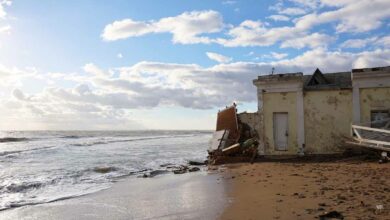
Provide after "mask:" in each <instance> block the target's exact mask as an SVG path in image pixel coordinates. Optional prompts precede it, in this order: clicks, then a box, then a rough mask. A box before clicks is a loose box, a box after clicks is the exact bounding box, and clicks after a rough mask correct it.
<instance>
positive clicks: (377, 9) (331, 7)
mask: <svg viewBox="0 0 390 220" xmlns="http://www.w3.org/2000/svg"><path fill="white" fill-rule="evenodd" d="M389 8H390V1H389V0H337V1H334V0H275V1H265V0H257V1H255V0H242V1H234V0H223V1H221V0H219V1H217V0H207V1H199V0H192V1H190V0H164V1H163V0H139V1H136V0H133V1H131V0H113V1H103V0H95V1H92V0H83V1H79V0H66V1H65V0H64V1H51V0H40V1H29V0H11V1H10V0H0V130H9V129H17V130H32V129H39V130H42V129H61V130H67V129H89V130H93V129H213V128H214V126H215V113H216V111H217V110H218V109H219V108H222V107H224V106H225V105H228V104H230V103H232V102H233V101H236V102H238V103H239V109H240V110H241V111H254V110H256V106H257V103H256V93H255V87H254V86H253V85H252V83H251V82H252V80H253V79H254V78H256V77H257V75H261V74H269V73H270V72H271V69H272V67H274V68H275V71H276V72H278V73H282V72H295V71H301V72H304V73H307V74H309V73H312V72H313V71H314V70H315V68H317V67H318V68H320V69H321V70H322V71H323V72H331V71H348V70H350V69H351V68H361V67H374V66H386V65H390V35H389V33H390V31H389V29H390V10H389Z"/></svg>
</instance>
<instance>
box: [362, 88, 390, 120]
mask: <svg viewBox="0 0 390 220" xmlns="http://www.w3.org/2000/svg"><path fill="white" fill-rule="evenodd" d="M372 110H390V88H366V89H360V120H361V122H362V123H367V122H370V121H371V111H372Z"/></svg>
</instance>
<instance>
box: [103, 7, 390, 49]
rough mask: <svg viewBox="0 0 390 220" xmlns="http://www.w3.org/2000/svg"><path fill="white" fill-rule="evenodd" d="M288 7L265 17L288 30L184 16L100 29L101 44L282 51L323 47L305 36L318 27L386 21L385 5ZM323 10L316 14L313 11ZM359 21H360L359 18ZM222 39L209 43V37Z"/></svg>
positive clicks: (344, 28) (208, 15)
mask: <svg viewBox="0 0 390 220" xmlns="http://www.w3.org/2000/svg"><path fill="white" fill-rule="evenodd" d="M290 2H292V3H293V7H285V6H284V5H283V2H282V1H280V2H278V3H277V4H276V5H274V6H271V7H270V10H274V11H277V12H278V14H275V15H271V16H269V17H267V18H268V19H273V20H275V21H287V20H289V19H290V18H289V16H286V15H291V16H295V17H296V16H298V15H303V16H301V17H297V18H295V19H293V23H294V25H292V26H278V27H270V26H269V24H267V23H266V22H262V21H254V20H245V21H243V22H241V23H240V24H239V25H237V26H234V25H229V24H224V23H223V19H222V16H221V14H220V13H218V12H216V11H211V10H209V11H192V12H185V13H183V14H180V15H178V16H175V17H166V18H161V19H160V20H157V21H134V20H132V19H124V20H121V21H115V22H113V23H111V24H109V25H107V26H106V27H105V28H104V31H103V34H102V37H103V39H105V40H109V41H112V40H118V39H125V38H128V37H136V36H142V35H145V34H151V33H171V34H172V35H173V39H172V41H173V42H174V43H181V44H195V43H205V44H208V43H217V44H220V45H223V46H225V47H248V46H271V45H274V44H276V43H281V44H282V47H292V48H303V47H307V46H308V47H312V48H313V47H317V46H319V47H323V46H326V45H327V44H328V43H329V42H330V41H331V40H332V38H330V37H329V36H327V35H325V34H319V33H310V31H311V29H312V28H313V27H315V26H318V25H321V24H328V25H333V24H334V25H333V26H334V27H335V30H336V32H337V33H340V32H364V31H370V30H373V29H376V28H378V27H380V26H381V25H382V22H383V21H384V20H385V19H387V18H389V17H390V12H389V10H387V9H388V8H390V1H388V0H375V1H372V0H356V1H351V0H341V1H330V0H290ZM319 8H321V9H323V10H321V11H320V12H319V11H317V9H319ZM363 15H364V16H363ZM225 28H226V29H227V31H226V32H225V33H224V34H226V35H225V36H218V37H211V35H208V34H210V33H220V34H221V33H222V32H221V31H222V30H224V29H225Z"/></svg>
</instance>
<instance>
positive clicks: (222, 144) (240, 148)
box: [208, 104, 259, 165]
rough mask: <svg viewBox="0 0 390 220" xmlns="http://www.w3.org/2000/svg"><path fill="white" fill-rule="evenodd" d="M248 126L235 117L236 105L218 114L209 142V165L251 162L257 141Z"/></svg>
mask: <svg viewBox="0 0 390 220" xmlns="http://www.w3.org/2000/svg"><path fill="white" fill-rule="evenodd" d="M255 136H256V134H255V132H252V131H251V128H250V126H248V125H247V124H245V123H243V122H241V121H240V120H239V118H238V117H237V109H236V105H235V104H233V105H232V106H230V107H226V108H225V109H224V110H222V111H219V112H218V116H217V126H216V131H215V132H214V134H213V137H212V139H211V141H210V147H209V149H208V153H209V157H208V162H209V164H210V165H217V164H224V163H235V162H253V161H254V160H255V158H256V156H257V148H258V145H259V143H258V141H257V138H256V137H255Z"/></svg>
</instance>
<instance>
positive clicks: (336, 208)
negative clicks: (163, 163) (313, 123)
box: [0, 160, 390, 220]
mask: <svg viewBox="0 0 390 220" xmlns="http://www.w3.org/2000/svg"><path fill="white" fill-rule="evenodd" d="M389 170H390V164H378V163H377V162H370V161H360V160H353V161H348V160H347V161H331V162H318V161H315V160H312V161H311V160H308V161H295V162H291V161H283V160H281V161H280V160H279V161H272V162H269V161H268V162H267V161H265V162H256V163H254V164H249V163H237V164H227V165H220V166H211V167H209V168H208V169H206V168H205V167H204V168H203V169H202V170H201V171H199V172H195V173H185V174H180V175H175V174H171V173H169V174H162V175H158V176H155V177H152V178H150V177H149V178H140V177H128V178H124V179H121V180H119V181H118V182H115V183H114V184H113V186H112V187H111V188H108V189H106V190H102V191H99V192H95V193H92V194H88V195H83V196H80V197H75V198H70V199H65V200H60V201H55V202H50V203H45V204H38V205H31V206H23V207H19V208H12V209H8V210H5V211H2V212H0V219H6V220H8V219H9V220H10V219H222V220H228V219H321V218H320V216H321V215H324V214H327V213H333V214H335V215H336V214H337V215H338V216H339V217H340V216H341V217H343V218H344V219H389V218H388V216H389V213H390V212H389V206H390V181H389V179H390V172H389ZM324 219H326V218H324Z"/></svg>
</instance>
